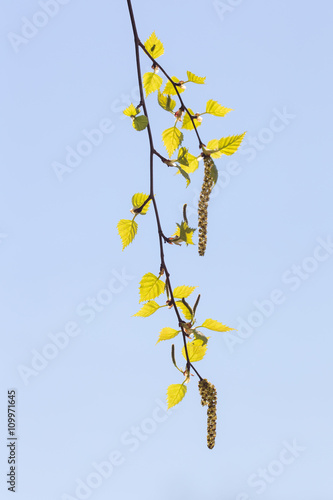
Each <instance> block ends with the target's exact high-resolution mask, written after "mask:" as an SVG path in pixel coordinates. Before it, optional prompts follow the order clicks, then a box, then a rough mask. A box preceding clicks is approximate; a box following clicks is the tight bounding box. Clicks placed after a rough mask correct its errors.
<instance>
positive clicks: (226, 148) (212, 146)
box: [205, 132, 246, 158]
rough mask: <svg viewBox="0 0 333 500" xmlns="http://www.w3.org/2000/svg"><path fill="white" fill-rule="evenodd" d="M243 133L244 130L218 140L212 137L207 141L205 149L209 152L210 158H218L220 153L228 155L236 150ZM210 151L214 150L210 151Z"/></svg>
mask: <svg viewBox="0 0 333 500" xmlns="http://www.w3.org/2000/svg"><path fill="white" fill-rule="evenodd" d="M245 134H246V132H244V133H243V134H240V135H232V136H229V137H222V139H220V140H219V141H218V140H217V139H212V140H211V141H209V142H208V144H207V146H206V148H205V149H206V151H208V152H209V153H210V154H211V157H212V158H219V157H220V156H221V155H222V154H225V155H228V156H230V155H232V154H234V153H235V152H236V151H237V149H238V148H239V146H240V144H241V142H242V140H243V139H244V136H245ZM212 151H214V152H213V153H212Z"/></svg>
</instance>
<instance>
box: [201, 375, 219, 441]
mask: <svg viewBox="0 0 333 500" xmlns="http://www.w3.org/2000/svg"><path fill="white" fill-rule="evenodd" d="M199 393H200V396H201V404H202V406H208V408H207V446H208V448H209V449H210V450H211V449H212V448H214V446H215V438H216V405H217V392H216V388H215V385H213V384H211V383H210V382H208V380H207V379H201V380H200V381H199Z"/></svg>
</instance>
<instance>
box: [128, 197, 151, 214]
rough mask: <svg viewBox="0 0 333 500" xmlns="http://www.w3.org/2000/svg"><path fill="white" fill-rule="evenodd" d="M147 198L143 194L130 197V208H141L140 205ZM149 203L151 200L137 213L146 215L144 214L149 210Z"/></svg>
mask: <svg viewBox="0 0 333 500" xmlns="http://www.w3.org/2000/svg"><path fill="white" fill-rule="evenodd" d="M147 198H148V195H147V194H144V193H135V194H134V195H133V196H132V206H133V208H134V209H137V208H140V207H142V205H143V204H144V202H145V201H146V199H147ZM150 202H151V200H149V201H148V202H147V203H146V204H145V206H144V207H143V209H142V210H141V212H139V213H140V214H141V215H146V213H147V212H148V209H149V205H150Z"/></svg>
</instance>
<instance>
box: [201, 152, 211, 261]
mask: <svg viewBox="0 0 333 500" xmlns="http://www.w3.org/2000/svg"><path fill="white" fill-rule="evenodd" d="M204 165H205V171H204V180H203V183H202V188H201V193H200V198H199V204H198V219H199V222H198V227H199V245H198V251H199V255H201V256H202V255H205V251H206V246H207V211H208V202H209V197H210V193H211V192H212V189H213V186H214V180H213V178H212V176H211V169H212V167H213V165H214V162H213V160H212V159H211V157H210V156H204Z"/></svg>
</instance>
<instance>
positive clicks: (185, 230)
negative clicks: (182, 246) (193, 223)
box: [173, 221, 195, 245]
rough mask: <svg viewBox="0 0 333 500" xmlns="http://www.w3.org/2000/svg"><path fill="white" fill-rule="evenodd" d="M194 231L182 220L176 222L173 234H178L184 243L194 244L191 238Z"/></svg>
mask: <svg viewBox="0 0 333 500" xmlns="http://www.w3.org/2000/svg"><path fill="white" fill-rule="evenodd" d="M194 231H195V229H193V228H192V227H189V226H188V225H187V224H186V222H184V221H183V222H182V223H181V224H177V229H176V232H175V233H174V234H173V236H179V237H180V238H181V240H182V241H184V242H185V243H186V245H194V243H193V240H192V236H193V233H194Z"/></svg>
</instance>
